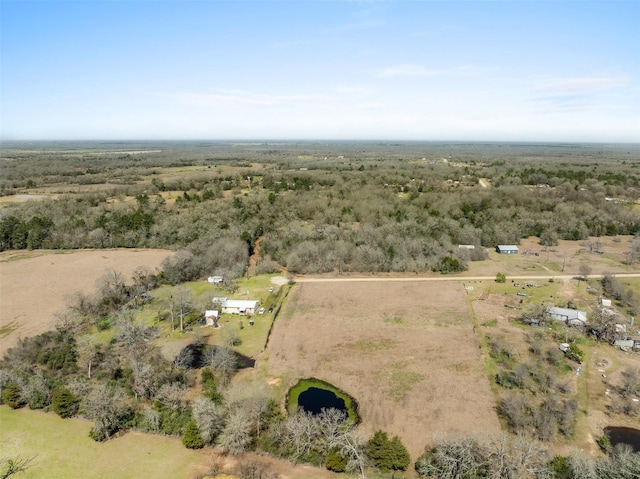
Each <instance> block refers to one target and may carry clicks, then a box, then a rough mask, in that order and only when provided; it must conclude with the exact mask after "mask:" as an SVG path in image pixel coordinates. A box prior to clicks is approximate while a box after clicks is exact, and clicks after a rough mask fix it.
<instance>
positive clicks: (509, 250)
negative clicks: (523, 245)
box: [496, 244, 518, 254]
mask: <svg viewBox="0 0 640 479" xmlns="http://www.w3.org/2000/svg"><path fill="white" fill-rule="evenodd" d="M496 252H497V253H500V254H518V247H517V246H516V245H514V244H499V245H498V246H496Z"/></svg>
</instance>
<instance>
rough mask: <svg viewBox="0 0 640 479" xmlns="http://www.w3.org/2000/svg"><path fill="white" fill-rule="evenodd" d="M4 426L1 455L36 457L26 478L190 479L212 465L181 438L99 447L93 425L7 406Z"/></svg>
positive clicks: (139, 436) (141, 438) (130, 439)
mask: <svg viewBox="0 0 640 479" xmlns="http://www.w3.org/2000/svg"><path fill="white" fill-rule="evenodd" d="M0 424H2V427H1V428H0V451H1V452H0V455H1V456H3V457H4V456H9V457H16V456H20V457H24V458H33V461H32V462H31V465H30V467H29V468H28V469H27V471H26V472H25V473H24V474H22V475H19V476H18V477H20V478H24V479H36V478H42V477H46V478H49V479H69V478H85V479H108V478H118V479H139V478H142V477H146V478H154V479H191V478H193V477H194V476H195V475H196V474H197V473H203V472H206V471H207V469H208V468H207V466H208V465H209V464H210V462H211V461H210V458H209V455H210V453H209V452H208V451H191V450H187V449H185V448H184V446H183V445H182V444H181V442H180V440H179V439H176V438H170V437H163V436H158V435H152V434H143V433H140V432H130V433H128V434H124V435H122V436H120V437H117V438H114V439H112V440H110V441H107V442H104V443H99V442H95V441H93V440H92V439H91V438H89V430H90V429H91V422H90V421H84V420H79V419H73V420H64V419H61V418H60V417H58V416H56V415H55V414H46V413H43V412H41V411H29V410H20V411H13V410H11V409H9V408H8V407H7V406H2V407H0Z"/></svg>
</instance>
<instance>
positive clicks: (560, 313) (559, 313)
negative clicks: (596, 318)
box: [547, 306, 587, 326]
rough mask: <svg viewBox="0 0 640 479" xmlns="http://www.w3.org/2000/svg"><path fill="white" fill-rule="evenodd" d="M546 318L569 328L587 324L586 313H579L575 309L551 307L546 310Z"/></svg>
mask: <svg viewBox="0 0 640 479" xmlns="http://www.w3.org/2000/svg"><path fill="white" fill-rule="evenodd" d="M547 316H548V317H550V318H551V319H555V320H556V321H562V322H564V323H567V324H569V325H571V326H586V324H587V313H586V311H580V310H577V309H570V308H557V307H555V306H552V307H550V308H548V309H547Z"/></svg>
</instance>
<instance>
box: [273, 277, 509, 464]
mask: <svg viewBox="0 0 640 479" xmlns="http://www.w3.org/2000/svg"><path fill="white" fill-rule="evenodd" d="M266 361H267V362H268V370H269V373H270V374H272V375H275V376H279V377H281V378H282V380H283V383H284V384H285V385H287V386H292V385H293V384H294V383H295V382H297V380H298V379H300V378H308V377H315V378H319V379H322V380H325V381H328V382H330V383H332V384H333V385H335V386H337V387H338V388H340V389H342V390H344V391H345V392H347V393H348V394H350V395H352V396H353V397H354V398H355V399H356V401H357V402H358V405H359V408H360V415H361V417H362V424H361V430H362V433H363V434H364V435H365V436H370V435H371V434H372V433H373V432H375V430H377V429H383V430H385V431H387V432H388V433H389V434H391V435H396V434H397V435H399V436H400V437H401V438H402V440H403V442H404V443H405V444H406V446H407V448H408V449H409V452H410V453H411V455H412V457H413V458H414V459H415V458H416V457H417V456H418V455H419V454H421V453H422V452H423V451H424V447H425V445H427V444H428V443H430V442H431V441H432V439H433V437H434V436H438V435H450V434H455V433H458V432H460V433H471V432H478V431H482V432H483V433H487V434H491V433H497V432H499V431H500V424H499V421H498V418H497V415H496V412H495V410H494V400H493V396H492V393H491V389H490V386H489V381H488V379H487V376H486V374H485V372H484V366H483V360H482V357H481V352H480V349H479V345H478V342H477V340H476V336H475V333H474V327H473V324H472V320H471V316H470V314H469V306H468V303H467V299H466V296H465V290H464V288H463V287H462V285H461V284H460V283H457V282H433V283H431V282H429V283H418V282H416V283H412V282H350V283H336V282H326V283H301V284H298V285H296V287H295V288H294V290H293V291H292V292H291V293H290V299H289V301H288V303H287V304H286V306H285V308H284V310H283V311H282V312H281V314H280V317H279V318H278V320H277V321H276V323H275V326H274V329H273V332H272V334H271V337H270V339H269V347H268V357H267V359H266Z"/></svg>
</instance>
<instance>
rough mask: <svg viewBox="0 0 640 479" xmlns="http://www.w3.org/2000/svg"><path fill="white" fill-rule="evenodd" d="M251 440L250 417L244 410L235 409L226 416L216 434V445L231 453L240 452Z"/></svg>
mask: <svg viewBox="0 0 640 479" xmlns="http://www.w3.org/2000/svg"><path fill="white" fill-rule="evenodd" d="M250 442H251V418H250V417H249V416H248V414H247V413H246V411H244V410H242V409H235V410H233V411H231V412H230V413H229V414H228V416H227V421H226V423H225V425H224V428H223V429H222V432H221V433H220V435H219V436H218V445H219V446H220V448H221V449H222V450H224V451H227V452H229V453H231V454H241V453H243V452H244V451H245V450H246V448H247V447H248V446H249V443H250Z"/></svg>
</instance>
